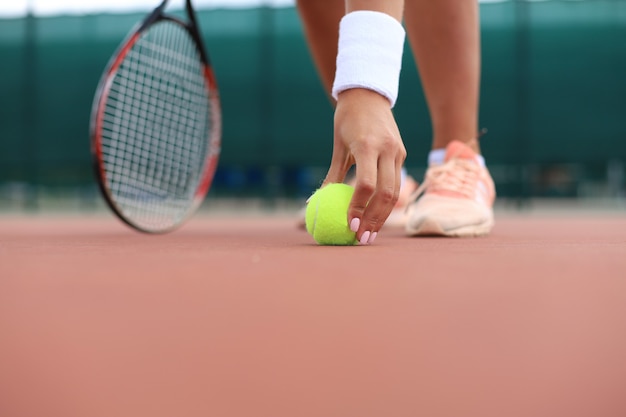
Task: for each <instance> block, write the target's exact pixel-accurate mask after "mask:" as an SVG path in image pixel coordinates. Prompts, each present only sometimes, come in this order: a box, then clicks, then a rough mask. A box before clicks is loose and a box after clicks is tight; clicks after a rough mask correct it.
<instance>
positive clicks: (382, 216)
mask: <svg viewBox="0 0 626 417" xmlns="http://www.w3.org/2000/svg"><path fill="white" fill-rule="evenodd" d="M405 158H406V149H405V147H404V144H403V142H402V138H401V137H400V132H399V130H398V126H397V125H396V122H395V119H394V117H393V114H392V112H391V108H390V104H389V100H387V98H385V97H383V96H382V95H380V94H378V93H376V92H374V91H371V90H367V89H362V88H355V89H350V90H345V91H343V92H342V93H340V94H339V96H338V100H337V107H336V109H335V128H334V142H333V156H332V160H331V164H330V168H329V170H328V174H327V175H326V179H325V180H324V184H326V183H336V182H342V181H343V180H344V179H345V176H346V174H347V172H348V170H349V169H350V167H351V166H352V165H356V185H355V191H354V196H353V197H352V201H351V203H350V207H349V209H348V224H349V225H350V228H351V229H352V230H353V231H355V232H356V233H357V239H358V240H359V242H360V243H361V244H367V243H372V242H373V241H374V239H375V238H376V236H377V234H378V231H379V230H380V229H381V227H382V226H383V224H384V223H385V220H386V219H387V217H388V216H389V214H390V213H391V210H392V209H393V207H394V205H395V203H396V201H397V200H398V195H399V193H400V172H401V168H402V164H403V163H404V159H405Z"/></svg>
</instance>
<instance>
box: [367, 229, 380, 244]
mask: <svg viewBox="0 0 626 417" xmlns="http://www.w3.org/2000/svg"><path fill="white" fill-rule="evenodd" d="M376 236H378V232H374V233H372V234H371V236H370V238H369V240H368V241H367V244H368V245H371V244H372V243H374V241H375V240H376Z"/></svg>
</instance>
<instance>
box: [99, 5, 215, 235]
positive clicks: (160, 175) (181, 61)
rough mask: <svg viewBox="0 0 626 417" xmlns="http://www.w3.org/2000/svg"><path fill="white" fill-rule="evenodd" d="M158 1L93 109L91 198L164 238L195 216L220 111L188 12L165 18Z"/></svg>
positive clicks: (118, 56) (109, 72)
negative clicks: (94, 188) (95, 192)
mask: <svg viewBox="0 0 626 417" xmlns="http://www.w3.org/2000/svg"><path fill="white" fill-rule="evenodd" d="M167 3H168V1H167V0H164V1H163V2H162V3H161V4H160V5H159V6H158V7H157V8H156V9H154V10H153V11H152V12H151V13H150V14H149V15H148V16H146V18H145V19H144V20H143V21H142V22H140V23H139V24H138V25H137V26H136V27H135V28H134V29H133V30H132V31H131V32H130V34H129V35H128V36H127V38H126V39H125V40H124V41H123V42H122V44H121V45H120V46H119V47H118V49H117V51H116V52H115V53H114V54H113V56H112V58H111V59H110V61H109V64H108V65H107V68H106V69H105V71H104V73H103V75H102V78H101V80H100V83H99V85H98V89H97V91H96V95H95V98H94V103H93V107H92V115H91V126H90V130H91V132H90V133H91V148H92V154H93V160H94V167H95V174H96V178H97V180H98V184H99V186H100V190H101V191H102V194H103V196H104V198H105V200H106V201H107V203H108V205H109V206H110V207H111V209H112V210H113V212H114V213H115V214H116V215H117V216H118V217H119V218H120V219H121V220H122V221H124V222H125V223H127V224H128V225H130V226H131V227H133V228H135V229H136V230H139V231H142V232H147V233H165V232H169V231H171V230H174V229H175V228H176V227H178V226H180V225H181V224H183V223H184V222H185V221H186V220H187V219H188V218H189V217H190V216H191V215H192V214H193V213H194V212H195V211H196V209H197V208H198V207H199V205H200V204H201V203H202V201H203V200H204V197H205V196H206V193H207V192H208V190H209V187H210V185H211V182H212V180H213V175H214V173H215V169H216V167H217V161H218V157H219V153H220V143H221V110H220V100H219V94H218V88H217V83H216V80H215V75H214V73H213V70H212V67H211V63H210V61H209V56H208V54H207V52H206V49H205V47H204V44H203V42H202V37H201V35H200V29H199V27H198V24H197V20H196V15H195V11H194V9H193V6H192V4H191V1H190V0H186V2H185V9H186V16H187V21H183V20H182V19H180V18H178V17H176V16H173V15H168V14H165V13H164V12H165V7H166V5H167Z"/></svg>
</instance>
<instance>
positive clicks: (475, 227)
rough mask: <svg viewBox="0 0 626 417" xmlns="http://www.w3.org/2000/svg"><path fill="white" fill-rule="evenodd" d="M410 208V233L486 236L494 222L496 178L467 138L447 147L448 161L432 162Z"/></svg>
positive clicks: (408, 223) (446, 157)
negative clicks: (435, 163) (468, 142)
mask: <svg viewBox="0 0 626 417" xmlns="http://www.w3.org/2000/svg"><path fill="white" fill-rule="evenodd" d="M425 177H426V178H425V179H424V182H423V183H422V185H421V186H420V187H419V188H418V189H417V191H416V192H415V193H414V194H413V200H414V202H413V203H411V204H410V205H409V206H408V208H407V217H406V224H405V230H406V233H407V234H408V235H409V236H458V237H467V236H483V235H486V234H488V233H489V232H490V231H491V229H492V228H493V225H494V216H493V203H494V200H495V196H496V192H495V186H494V184H493V179H492V178H491V175H490V174H489V171H488V170H487V168H485V167H484V166H483V165H482V164H481V163H480V162H479V158H478V154H477V153H476V152H474V150H472V149H471V148H470V147H469V146H467V145H465V144H464V143H463V142H459V141H454V142H451V143H450V144H448V146H447V147H446V155H445V160H444V163H443V164H441V165H431V166H430V167H429V168H428V170H427V171H426V176H425Z"/></svg>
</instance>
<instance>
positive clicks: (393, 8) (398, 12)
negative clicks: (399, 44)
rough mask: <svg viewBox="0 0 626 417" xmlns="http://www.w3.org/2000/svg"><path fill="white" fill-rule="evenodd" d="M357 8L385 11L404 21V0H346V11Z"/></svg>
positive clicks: (352, 10) (399, 20)
mask: <svg viewBox="0 0 626 417" xmlns="http://www.w3.org/2000/svg"><path fill="white" fill-rule="evenodd" d="M435 1H436V0H435ZM357 10H371V11H375V12H383V13H386V14H388V15H389V16H391V17H393V18H395V19H396V20H397V21H398V22H402V13H403V11H404V0H346V13H350V12H354V11H357Z"/></svg>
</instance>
